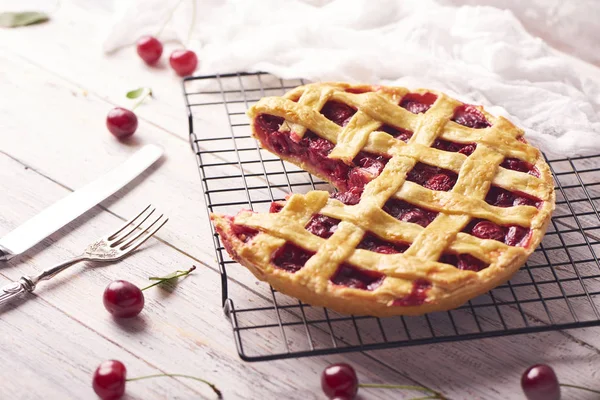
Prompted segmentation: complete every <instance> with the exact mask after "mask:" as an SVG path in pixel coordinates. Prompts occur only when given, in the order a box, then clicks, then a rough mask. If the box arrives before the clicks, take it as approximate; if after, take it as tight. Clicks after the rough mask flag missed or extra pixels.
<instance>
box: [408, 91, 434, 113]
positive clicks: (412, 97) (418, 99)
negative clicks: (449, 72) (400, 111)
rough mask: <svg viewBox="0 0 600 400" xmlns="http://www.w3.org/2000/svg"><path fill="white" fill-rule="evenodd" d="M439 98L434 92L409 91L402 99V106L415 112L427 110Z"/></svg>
mask: <svg viewBox="0 0 600 400" xmlns="http://www.w3.org/2000/svg"><path fill="white" fill-rule="evenodd" d="M436 100H437V96H436V95H435V94H433V93H425V94H419V93H408V94H407V95H405V96H404V97H403V98H402V100H401V101H400V107H402V108H404V109H406V110H408V111H410V112H411V113H413V114H420V113H424V112H427V110H429V109H430V108H431V106H432V105H433V103H435V101H436Z"/></svg>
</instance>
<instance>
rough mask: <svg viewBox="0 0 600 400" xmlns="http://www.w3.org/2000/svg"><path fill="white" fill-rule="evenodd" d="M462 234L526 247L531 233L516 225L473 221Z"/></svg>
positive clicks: (479, 220)
mask: <svg viewBox="0 0 600 400" xmlns="http://www.w3.org/2000/svg"><path fill="white" fill-rule="evenodd" d="M463 232H466V233H470V234H471V235H473V236H475V237H478V238H480V239H491V240H497V241H499V242H504V243H506V244H507V245H509V246H527V242H528V239H529V237H531V231H530V230H529V229H527V228H523V227H521V226H517V225H508V226H501V225H497V224H495V223H493V222H491V221H486V220H482V219H474V220H473V221H471V222H470V223H469V224H468V225H467V226H466V227H465V229H463Z"/></svg>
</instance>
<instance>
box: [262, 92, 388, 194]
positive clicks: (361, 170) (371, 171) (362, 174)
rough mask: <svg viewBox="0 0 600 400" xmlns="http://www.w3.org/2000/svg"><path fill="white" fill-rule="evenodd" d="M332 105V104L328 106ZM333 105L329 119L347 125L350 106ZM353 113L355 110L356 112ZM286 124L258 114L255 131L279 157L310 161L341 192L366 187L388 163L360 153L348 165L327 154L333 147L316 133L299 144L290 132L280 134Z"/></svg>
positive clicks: (310, 133)
mask: <svg viewBox="0 0 600 400" xmlns="http://www.w3.org/2000/svg"><path fill="white" fill-rule="evenodd" d="M330 103H333V105H329V106H327V104H330ZM330 103H327V104H326V106H327V107H324V108H323V110H325V112H326V113H327V115H326V116H327V117H328V118H333V119H332V120H333V121H334V122H336V123H337V122H340V123H345V122H344V121H346V120H347V118H348V115H350V113H349V112H348V110H346V109H345V108H344V107H347V106H345V105H344V104H341V103H335V102H330ZM342 106H343V107H342ZM347 108H349V107H347ZM323 110H322V111H323ZM350 110H352V111H354V110H353V109H350ZM350 117H351V115H350ZM283 121H284V120H283V118H279V117H274V116H272V115H266V114H263V115H259V116H258V117H257V118H256V123H255V128H256V132H257V135H258V136H260V138H261V141H262V142H263V143H264V145H265V146H266V147H268V148H269V149H271V150H272V151H273V152H275V153H277V154H279V155H282V156H293V157H294V158H296V159H298V160H299V161H303V162H306V161H308V162H309V163H310V164H311V165H312V166H313V167H314V168H315V169H316V170H318V171H319V172H320V173H321V174H323V175H326V176H327V177H328V178H329V180H330V181H331V182H332V183H333V184H334V185H335V186H336V187H338V188H340V189H342V190H349V189H351V188H353V187H364V186H365V185H366V184H367V183H368V182H369V181H371V180H373V179H374V178H376V177H377V176H378V175H379V174H380V173H381V171H382V170H383V168H384V167H385V164H386V163H387V162H388V160H389V159H388V158H387V157H384V156H379V155H376V154H372V153H367V152H364V151H361V152H360V153H359V154H358V155H357V156H356V157H355V158H354V160H352V165H347V164H345V163H344V162H343V161H342V160H336V159H332V158H329V157H328V155H329V153H331V150H332V149H333V147H334V144H333V143H332V142H330V141H329V140H327V139H323V138H321V137H319V136H317V135H315V134H314V133H313V132H310V131H308V132H306V134H305V135H304V137H303V138H302V139H300V140H299V141H297V140H296V141H294V140H293V139H292V137H291V136H290V133H289V132H280V131H279V127H280V126H281V124H282V123H283ZM346 122H347V121H346Z"/></svg>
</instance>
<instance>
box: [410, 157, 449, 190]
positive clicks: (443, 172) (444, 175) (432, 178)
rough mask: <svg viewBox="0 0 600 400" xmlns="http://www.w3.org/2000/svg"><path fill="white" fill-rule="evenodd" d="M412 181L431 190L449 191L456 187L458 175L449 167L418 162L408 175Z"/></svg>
mask: <svg viewBox="0 0 600 400" xmlns="http://www.w3.org/2000/svg"><path fill="white" fill-rule="evenodd" d="M406 179H407V180H409V181H411V182H415V183H418V184H419V185H421V186H423V187H426V188H427V189H431V190H440V191H443V192H447V191H449V190H450V189H452V188H453V187H454V184H455V183H456V180H457V179H458V175H457V174H456V173H455V172H453V171H450V170H448V169H443V168H439V167H433V166H431V165H427V164H424V163H421V162H419V163H417V164H416V165H415V166H414V168H413V169H412V170H411V171H410V172H409V173H408V176H407V177H406Z"/></svg>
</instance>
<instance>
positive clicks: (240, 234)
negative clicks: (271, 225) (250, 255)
mask: <svg viewBox="0 0 600 400" xmlns="http://www.w3.org/2000/svg"><path fill="white" fill-rule="evenodd" d="M231 222H232V224H231V230H232V231H233V234H234V235H235V236H236V237H237V238H238V239H239V240H241V241H242V242H244V243H248V242H249V241H250V240H251V239H252V238H253V237H254V236H256V235H258V230H256V229H252V228H248V227H247V226H244V225H236V224H234V223H233V217H231Z"/></svg>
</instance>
